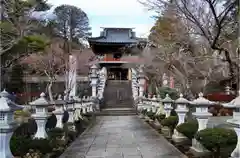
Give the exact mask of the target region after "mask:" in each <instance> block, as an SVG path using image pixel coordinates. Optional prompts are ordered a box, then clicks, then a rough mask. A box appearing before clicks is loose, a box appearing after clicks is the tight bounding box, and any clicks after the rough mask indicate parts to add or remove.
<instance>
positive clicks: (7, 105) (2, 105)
mask: <svg viewBox="0 0 240 158" xmlns="http://www.w3.org/2000/svg"><path fill="white" fill-rule="evenodd" d="M8 96H10V94H9V93H8V92H7V91H5V90H4V91H2V92H1V98H0V112H10V111H16V110H22V109H23V107H21V106H19V105H17V104H16V103H14V102H13V101H12V100H10V99H9V98H8Z"/></svg>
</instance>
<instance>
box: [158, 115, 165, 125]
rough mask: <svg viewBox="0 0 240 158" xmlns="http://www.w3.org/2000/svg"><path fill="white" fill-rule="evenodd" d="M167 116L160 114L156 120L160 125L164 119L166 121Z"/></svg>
mask: <svg viewBox="0 0 240 158" xmlns="http://www.w3.org/2000/svg"><path fill="white" fill-rule="evenodd" d="M165 117H166V115H165V114H160V115H158V116H156V119H157V120H158V122H159V123H161V122H162V120H163V119H165Z"/></svg>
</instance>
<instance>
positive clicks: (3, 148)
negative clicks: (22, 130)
mask: <svg viewBox="0 0 240 158" xmlns="http://www.w3.org/2000/svg"><path fill="white" fill-rule="evenodd" d="M9 97H10V94H9V93H8V92H6V91H5V90H4V91H3V92H1V98H0V141H1V142H0V155H1V158H13V157H14V156H13V155H12V152H11V150H10V139H11V137H12V134H13V131H14V129H15V128H16V127H17V123H16V122H15V121H14V111H16V110H21V109H22V107H20V106H18V105H16V104H15V103H14V102H13V101H11V100H10V99H9Z"/></svg>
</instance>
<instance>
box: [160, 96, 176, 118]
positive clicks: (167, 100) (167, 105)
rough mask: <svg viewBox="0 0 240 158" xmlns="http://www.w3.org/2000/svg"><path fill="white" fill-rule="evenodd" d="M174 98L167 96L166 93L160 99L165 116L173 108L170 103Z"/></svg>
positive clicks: (169, 113) (167, 115) (168, 114)
mask: <svg viewBox="0 0 240 158" xmlns="http://www.w3.org/2000/svg"><path fill="white" fill-rule="evenodd" d="M173 102H174V100H172V99H171V98H170V96H169V94H166V97H165V98H164V99H163V100H162V103H163V106H164V111H165V113H166V118H167V117H169V116H170V115H171V111H172V109H173V107H172V104H173Z"/></svg>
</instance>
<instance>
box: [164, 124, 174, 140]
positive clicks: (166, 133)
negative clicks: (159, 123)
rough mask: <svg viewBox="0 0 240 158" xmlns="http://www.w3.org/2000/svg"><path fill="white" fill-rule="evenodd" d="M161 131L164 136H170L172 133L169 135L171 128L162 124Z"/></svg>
mask: <svg viewBox="0 0 240 158" xmlns="http://www.w3.org/2000/svg"><path fill="white" fill-rule="evenodd" d="M162 133H163V135H164V136H165V137H166V138H171V137H172V135H171V130H170V129H169V128H168V127H166V126H164V127H163V128H162Z"/></svg>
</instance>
